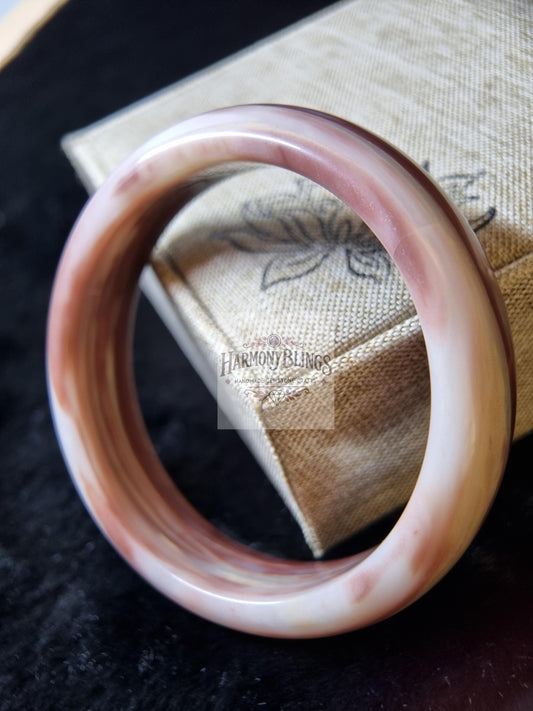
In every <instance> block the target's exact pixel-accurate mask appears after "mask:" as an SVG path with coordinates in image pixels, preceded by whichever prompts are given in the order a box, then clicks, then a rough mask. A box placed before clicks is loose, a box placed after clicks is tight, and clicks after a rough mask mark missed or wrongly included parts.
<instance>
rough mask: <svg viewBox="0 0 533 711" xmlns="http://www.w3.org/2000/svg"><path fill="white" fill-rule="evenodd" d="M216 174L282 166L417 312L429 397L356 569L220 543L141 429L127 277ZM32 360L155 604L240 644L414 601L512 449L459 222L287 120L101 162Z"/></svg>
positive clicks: (422, 178)
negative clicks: (375, 252) (314, 194)
mask: <svg viewBox="0 0 533 711" xmlns="http://www.w3.org/2000/svg"><path fill="white" fill-rule="evenodd" d="M227 161H253V162H259V163H267V164H273V165H277V166H281V167H284V168H287V169H289V170H292V171H295V172H296V173H300V174H301V175H304V176H307V177H308V178H311V179H312V180H314V181H316V182H317V183H319V184H321V185H322V186H324V187H325V188H327V189H329V190H330V191H331V192H332V193H334V194H335V195H337V196H338V197H339V198H340V199H341V200H343V201H344V202H345V203H347V204H348V205H349V206H350V207H352V208H353V209H354V210H355V211H356V212H357V213H358V214H359V215H360V217H361V218H362V219H363V220H364V221H365V222H366V223H367V224H368V226H369V227H370V228H371V229H372V230H373V231H374V233H375V234H376V235H377V236H378V238H379V239H380V241H381V242H382V244H383V245H384V247H385V249H386V250H387V251H388V253H389V254H390V256H391V257H392V259H393V260H394V262H395V263H396V264H397V266H398V267H399V269H400V271H401V274H402V275H403V278H404V279H405V282H406V284H407V287H408V289H409V291H410V293H411V295H412V298H413V301H414V303H415V306H416V309H417V312H418V315H419V317H420V322H421V325H422V329H423V332H424V336H425V340H426V346H427V353H428V359H429V369H430V377H431V392H432V402H431V420H430V430H429V436H428V442H427V449H426V453H425V458H424V462H423V465H422V469H421V471H420V475H419V478H418V481H417V484H416V487H415V489H414V491H413V493H412V496H411V498H410V500H409V502H408V504H407V505H406V507H405V510H404V512H403V514H402V516H401V517H400V519H399V520H398V522H397V524H396V525H395V526H394V528H393V529H392V531H391V532H390V533H389V535H388V536H387V537H386V538H385V539H384V540H383V541H382V543H381V544H380V545H379V546H377V547H376V548H375V549H373V550H371V551H367V552H365V553H362V554H360V555H358V556H354V557H350V558H344V559H342V560H336V561H331V562H316V563H302V562H291V561H284V560H277V559H274V558H271V557H269V556H265V555H261V554H258V553H255V552H253V551H252V550H250V549H248V548H246V547H245V546H242V545H240V544H238V543H236V542H234V541H232V540H230V539H228V538H227V537H225V536H224V535H223V534H222V533H220V532H219V531H218V530H217V529H215V528H214V527H213V526H212V525H211V524H210V523H208V522H207V521H206V520H205V519H203V518H202V517H201V516H200V514H199V513H198V512H197V511H196V510H194V509H193V507H192V506H191V505H190V504H189V503H188V502H187V501H186V500H185V499H184V497H183V496H182V495H181V494H180V492H179V491H178V490H177V489H176V487H175V486H174V485H173V483H172V482H171V481H170V479H169V477H168V475H167V474H166V472H165V471H164V469H163V467H162V465H161V463H160V461H159V459H158V457H157V455H156V454H155V452H154V449H153V447H152V444H151V442H150V440H149V437H148V435H147V432H146V430H145V427H144V423H143V419H142V416H141V412H140V409H139V405H138V402H137V397H136V392H135V385H134V380H133V371H132V358H131V338H132V325H133V316H134V303H135V294H136V289H137V281H138V278H139V275H140V272H141V269H142V267H143V265H144V264H145V262H146V261H147V259H148V256H149V254H150V251H151V249H152V247H153V245H154V242H155V240H156V239H157V237H158V235H159V234H160V233H161V231H162V230H163V228H164V227H165V226H166V224H167V223H168V222H169V220H170V219H171V218H172V217H173V216H174V215H175V213H176V212H177V211H178V210H179V209H180V207H181V206H182V205H183V204H185V203H186V202H187V201H188V200H189V199H190V198H191V196H192V195H193V194H194V193H195V191H197V187H198V186H199V185H201V181H200V179H199V178H196V179H195V176H198V174H199V173H201V171H203V170H205V169H208V168H211V167H213V166H215V165H218V164H220V163H224V162H227ZM47 356H48V380H49V392H50V400H51V403H52V409H53V415H54V420H55V426H56V430H57V435H58V438H59V440H60V442H61V446H62V449H63V453H64V456H65V459H66V461H67V463H68V466H69V468H70V472H71V475H72V478H73V480H74V482H75V484H76V486H77V488H78V490H79V492H80V494H81V496H82V498H83V500H84V501H85V504H86V506H87V507H88V509H89V511H90V512H91V514H92V515H93V517H94V518H95V520H96V522H97V523H98V524H99V526H100V527H101V529H102V531H103V532H104V533H105V535H106V536H107V537H108V539H109V540H110V541H111V543H112V544H113V545H114V546H115V547H116V548H117V550H118V551H119V552H120V553H121V554H122V555H123V556H124V558H125V559H126V560H127V561H128V562H129V563H130V564H131V565H132V566H133V567H134V568H135V569H136V570H137V571H138V572H139V573H140V574H141V575H143V576H144V577H145V578H146V579H147V580H148V581H149V582H150V583H152V585H154V586H155V587H156V588H158V589H159V590H160V591H161V592H163V593H164V594H165V595H167V596H168V597H170V598H171V599H172V600H175V601H176V602H178V603H179V604H180V605H183V606H184V607H186V608H188V609H189V610H191V611H193V612H195V613H197V614H199V615H202V616H204V617H206V618H208V619H210V620H214V621H215V622H218V623H220V624H223V625H227V626H229V627H233V628H235V629H239V630H244V631H247V632H253V633H256V634H263V635H271V636H279V637H316V636H321V635H331V634H335V633H339V632H344V631H347V630H353V629H356V628H358V627H362V626H364V625H368V624H370V623H373V622H375V621H377V620H379V619H382V618H384V617H387V616H389V615H391V614H393V613H395V612H397V611H398V610H400V609H402V608H403V607H405V606H406V605H408V604H409V603H411V602H413V601H414V600H416V599H417V598H418V597H419V596H420V595H422V594H423V593H424V592H425V591H427V590H428V589H429V588H430V587H431V586H432V585H434V584H435V583H436V582H437V581H438V580H439V579H440V578H441V577H442V576H443V575H444V574H445V573H446V572H447V571H448V570H449V569H450V568H451V566H452V565H453V564H454V563H455V562H456V561H457V559H458V558H459V557H460V556H461V554H462V553H463V552H464V550H465V549H466V547H467V546H468V544H469V543H470V541H471V540H472V538H473V536H474V535H475V533H476V531H477V530H478V528H479V526H480V525H481V523H482V521H483V518H484V516H485V514H486V512H487V510H488V508H489V506H490V504H491V502H492V499H493V497H494V495H495V492H496V490H497V487H498V484H499V482H500V478H501V476H502V472H503V469H504V466H505V462H506V458H507V454H508V449H509V445H510V441H511V436H512V428H513V420H514V387H515V385H514V366H513V354H512V343H511V336H510V332H509V325H508V323H507V319H506V315H505V309H504V307H503V303H502V299H501V295H500V292H499V289H498V286H497V283H496V281H495V279H494V276H493V274H492V272H491V270H490V267H489V265H488V262H487V259H486V257H485V255H484V253H483V251H482V249H481V247H480V245H479V243H478V241H477V239H476V237H475V235H474V234H473V232H472V230H471V229H470V227H469V225H468V223H467V222H466V220H465V219H463V218H462V217H461V216H460V215H459V214H458V213H457V212H456V210H455V209H454V208H453V207H452V206H451V205H450V203H449V202H448V200H447V199H446V197H445V196H444V195H443V194H442V193H441V191H440V189H439V188H438V187H437V186H436V185H435V183H434V182H433V181H432V180H431V178H429V177H428V175H427V174H426V173H425V172H423V171H422V170H421V169H420V168H418V167H417V166H416V165H415V164H414V163H412V162H411V161H410V160H409V159H408V158H407V157H406V156H405V155H403V154H402V153H400V152H399V151H398V150H396V149H395V148H393V147H392V146H390V145H389V144H387V143H386V142H384V141H383V140H382V139H380V138H378V137H376V136H374V135H372V134H371V133H369V132H368V131H365V130H364V129H362V128H359V127H357V126H354V125H352V124H350V123H347V122H346V121H343V120H340V119H338V118H335V117H333V116H328V115H326V114H321V113H318V112H315V111H310V110H307V109H302V108H295V107H286V106H240V107H235V108H228V109H222V110H219V111H214V112H212V113H208V114H205V115H202V116H198V117H196V118H192V119H189V120H187V121H184V122H183V123H180V124H178V125H177V126H174V127H172V128H171V129H169V130H167V131H165V132H164V133H162V134H160V135H159V136H156V137H155V138H154V139H153V140H151V141H149V142H148V143H147V144H145V145H144V146H143V147H142V148H141V149H140V150H138V151H137V152H136V153H134V154H133V155H132V156H130V158H128V159H127V160H126V161H125V162H124V163H123V164H122V165H121V166H120V167H119V168H117V169H116V170H115V171H114V173H113V174H112V175H111V176H110V177H109V179H108V180H107V181H106V182H105V184H104V185H102V187H101V188H100V189H99V190H98V192H97V193H96V194H95V195H94V197H93V198H92V199H91V200H90V201H89V203H88V204H87V206H86V207H85V209H84V211H83V212H82V214H81V216H80V218H79V219H78V222H77V223H76V225H75V227H74V229H73V231H72V234H71V236H70V238H69V241H68V243H67V246H66V248H65V251H64V254H63V257H62V259H61V263H60V266H59V269H58V272H57V276H56V281H55V286H54V291H53V296H52V301H51V306H50V316H49V324H48V343H47ZM356 465H357V463H356V462H354V467H355V466H356ZM324 475H325V476H327V472H324Z"/></svg>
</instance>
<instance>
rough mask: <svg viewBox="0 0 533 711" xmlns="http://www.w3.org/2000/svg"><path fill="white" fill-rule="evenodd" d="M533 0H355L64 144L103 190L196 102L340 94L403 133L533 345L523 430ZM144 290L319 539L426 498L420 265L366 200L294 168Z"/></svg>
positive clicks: (306, 101) (171, 237) (205, 232)
mask: <svg viewBox="0 0 533 711" xmlns="http://www.w3.org/2000/svg"><path fill="white" fill-rule="evenodd" d="M531 30H532V23H531V7H530V5H529V4H528V2H527V1H526V0H523V1H516V2H515V1H513V0H491V1H490V2H481V1H472V2H463V1H462V0H453V1H452V2H449V3H441V2H438V0H430V1H429V2H424V3H421V2H416V1H415V0H387V2H384V1H381V2H374V0H355V1H351V2H341V3H338V4H335V5H333V6H332V7H330V8H328V9H327V10H325V11H323V12H321V13H318V14H317V15H314V16H313V17H311V18H309V19H307V20H305V21H303V22H301V23H298V24H297V25H295V26H293V27H291V28H289V29H287V30H285V31H283V32H281V33H279V34H277V35H275V36H273V37H271V38H269V39H268V40H266V41H263V42H261V43H259V44H257V45H255V46H253V47H251V48H250V49H248V50H246V51H244V52H241V53H239V54H238V55H236V56H235V57H231V58H229V59H227V60H225V61H223V62H221V63H219V64H217V65H215V66H214V67H211V68H208V69H206V70H205V71H203V72H201V73H199V74H196V75H195V76H193V77H191V78H189V79H187V80H185V81H182V82H179V83H178V84H176V85H174V86H171V87H169V88H168V89H166V90H164V91H162V92H159V93H158V94H156V95H155V96H153V97H149V98H147V99H145V100H144V101H141V102H140V103H138V104H136V105H134V106H132V107H129V108H127V109H125V110H123V111H121V112H120V113H118V114H116V115H114V116H111V117H109V118H107V119H105V120H103V121H101V122H99V123H98V124H96V125H94V126H91V127H89V128H86V129H83V130H81V131H78V132H76V133H74V134H71V135H69V136H67V137H66V138H65V139H64V143H63V146H64V149H65V151H66V153H67V155H68V156H69V158H70V160H71V161H72V163H73V165H74V166H75V168H76V170H77V171H78V173H79V175H80V176H81V178H82V180H83V181H84V183H85V185H86V186H87V188H88V189H89V190H90V191H93V190H94V189H95V188H96V187H98V185H99V184H100V183H101V182H102V181H103V180H104V179H105V177H106V175H108V173H109V172H110V171H111V170H112V169H113V168H114V167H115V166H116V165H117V164H118V163H119V162H120V160H121V159H123V158H124V157H125V156H126V155H127V154H129V153H130V152H131V151H132V150H133V149H135V148H136V147H137V146H139V145H140V144H141V143H143V142H144V141H145V140H146V139H148V138H149V137H150V136H152V135H154V134H155V133H158V132H159V131H161V130H163V129H164V128H166V127H167V126H169V125H171V124H173V123H175V122H177V121H180V120H182V119H184V118H186V117H188V116H192V115H194V114H198V113H201V112H204V111H207V110H210V109H214V108H218V107H222V106H228V105H232V104H242V103H257V102H261V103H265V102H266V103H285V104H296V105H302V106H308V107H311V108H314V109H318V110H322V111H327V112H329V113H333V114H336V115H338V116H341V117H345V118H347V119H349V120H351V121H353V122H355V123H359V124H361V125H363V126H364V127H366V128H369V129H370V130H372V131H374V132H375V133H377V134H379V135H381V136H382V137H384V138H386V139H387V140H388V141H390V142H392V143H394V144H395V145H396V146H397V147H399V148H400V149H402V150H404V151H405V152H406V153H407V154H409V155H410V156H411V157H412V158H414V159H415V160H417V161H418V162H419V163H420V164H422V165H424V167H425V168H426V169H427V170H428V171H429V172H430V173H431V174H432V175H433V177H434V178H435V179H436V180H437V181H438V182H439V183H440V184H441V185H442V186H443V187H444V189H445V190H446V191H447V192H448V194H449V195H450V197H451V198H452V199H453V200H454V201H455V203H456V204H457V205H458V207H459V208H460V209H462V210H463V211H464V212H465V214H466V216H467V218H468V219H469V221H470V223H471V225H472V227H473V229H474V230H475V231H476V233H477V235H478V237H479V239H480V241H481V243H482V244H483V247H484V248H485V251H486V253H487V256H488V258H489V260H490V262H491V264H492V267H493V269H494V271H495V273H496V275H497V278H498V281H499V283H500V287H501V289H502V292H503V296H504V299H505V303H506V306H507V311H508V314H509V319H510V322H511V327H512V331H513V339H514V346H515V351H516V361H517V377H518V412H517V423H516V431H515V436H516V437H520V436H521V435H523V434H525V433H526V432H528V431H529V430H530V429H531V428H532V427H533V348H532V347H533V224H532V223H533V192H532V173H533V170H532V168H533V166H532V150H531V146H532V144H533V141H532V138H533V135H532V134H533V131H532V122H531V108H532V106H531V104H532V101H531V78H532V77H533V61H532V51H531V50H532V40H531V37H532V32H531ZM142 286H143V289H144V290H145V292H146V294H147V295H148V297H149V298H150V299H151V300H152V301H153V303H154V304H155V306H156V308H157V310H158V311H159V313H160V315H161V317H162V318H163V319H164V321H165V322H166V324H167V325H168V327H169V328H170V330H171V332H172V333H173V334H174V335H175V337H176V339H177V341H178V343H180V345H181V347H182V348H183V350H184V351H185V353H186V354H187V356H188V357H189V359H190V360H191V362H192V363H193V365H194V366H195V367H196V368H197V370H198V372H199V373H200V375H201V376H202V378H203V380H204V381H205V383H206V385H207V386H208V387H209V388H210V390H211V391H212V393H213V395H214V396H216V397H217V398H218V401H219V404H220V405H221V407H222V408H223V409H224V412H225V416H226V417H227V420H226V419H225V418H224V417H221V418H220V422H219V426H228V424H227V423H228V421H229V422H231V423H232V425H233V426H235V427H237V428H238V429H239V430H240V431H241V435H242V437H243V439H244V440H245V442H246V443H247V445H248V446H249V447H250V449H251V450H252V452H253V453H254V455H255V456H256V458H257V459H258V461H259V462H260V464H261V465H262V466H263V468H264V471H265V472H266V474H267V475H268V476H269V477H270V479H271V481H272V482H273V484H274V485H275V486H276V488H277V489H278V491H279V493H280V494H281V496H282V498H283V499H284V501H285V502H286V504H287V506H288V507H289V508H290V510H291V511H292V513H293V515H294V516H295V518H296V519H297V521H298V522H299V524H300V526H301V528H302V531H303V533H304V535H305V537H306V540H307V542H308V544H309V546H310V547H311V549H312V550H313V552H314V553H315V555H320V554H321V553H323V552H324V551H325V550H327V549H328V548H329V547H331V546H332V545H334V544H335V543H338V542H340V541H342V540H343V539H345V538H346V537H348V536H350V535H351V534H353V533H355V532H356V531H358V530H360V529H362V528H363V527H365V526H366V525H368V524H369V523H371V522H374V521H376V520H378V519H379V518H380V517H382V516H383V515H385V514H387V513H389V512H391V511H394V510H395V509H397V508H398V507H399V506H401V505H402V504H403V503H404V502H405V501H406V500H407V499H408V497H409V494H410V491H411V489H412V487H413V485H414V481H415V480H416V475H417V473H418V470H419V468H420V464H421V461H422V458H423V454H424V445H425V441H426V435H427V424H428V412H429V397H430V393H429V379H428V373H427V364H426V357H425V348H424V343H423V339H422V336H421V332H420V328H419V324H418V320H417V316H416V314H415V312H414V309H413V306H412V302H411V299H410V297H409V294H408V293H407V290H406V288H405V285H404V284H403V281H402V279H401V278H400V276H399V274H398V272H397V271H396V269H395V268H394V266H393V264H392V263H391V261H390V260H389V258H388V256H387V255H386V253H385V252H384V251H383V250H382V249H381V248H380V246H379V243H378V242H377V240H376V239H375V238H374V237H373V235H371V234H370V233H369V231H368V230H367V229H366V228H365V226H364V225H362V224H361V223H360V221H359V220H358V218H357V216H355V215H353V214H351V213H350V212H349V211H348V209H347V208H345V207H344V206H343V205H342V204H340V203H339V202H337V201H336V200H335V199H333V198H332V197H331V196H330V195H329V194H327V193H325V192H324V191H323V190H321V189H319V188H317V187H316V186H314V185H313V184H312V183H309V182H305V181H303V180H302V179H300V178H299V177H297V176H295V175H292V174H287V173H285V172H282V171H280V170H278V169H271V168H265V167H258V168H256V169H254V170H243V171H240V172H238V173H236V174H235V175H232V176H230V177H228V178H227V179H226V180H224V181H221V182H219V183H217V184H216V185H215V186H214V187H212V188H210V189H209V190H207V191H206V192H205V193H204V194H203V195H202V196H201V197H199V198H198V199H197V200H196V201H194V202H193V203H191V205H190V206H188V207H186V208H185V210H184V211H183V213H180V216H179V217H178V218H176V220H174V222H173V223H172V224H171V226H170V227H169V228H168V229H167V230H166V232H165V233H164V235H163V236H162V238H161V240H160V241H159V243H158V245H157V247H156V249H155V251H154V254H153V257H152V263H151V268H148V269H147V270H145V273H144V275H143V280H142Z"/></svg>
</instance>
